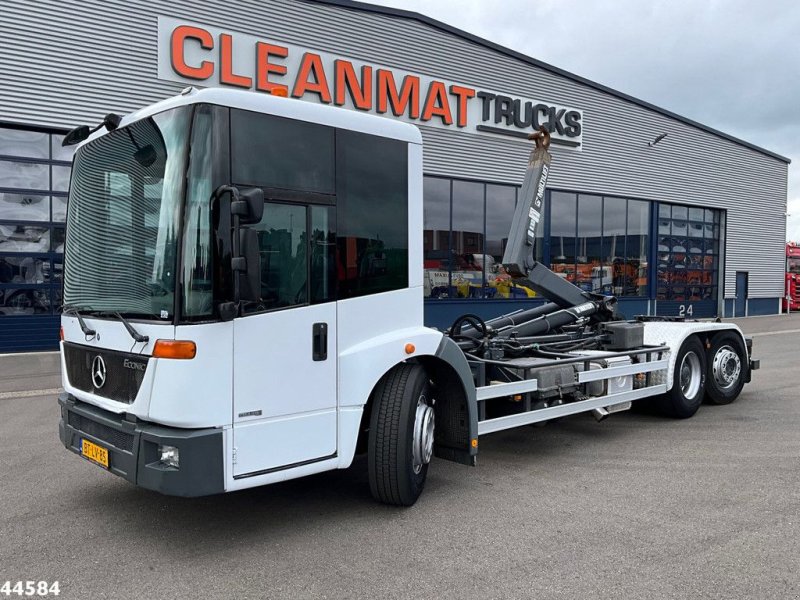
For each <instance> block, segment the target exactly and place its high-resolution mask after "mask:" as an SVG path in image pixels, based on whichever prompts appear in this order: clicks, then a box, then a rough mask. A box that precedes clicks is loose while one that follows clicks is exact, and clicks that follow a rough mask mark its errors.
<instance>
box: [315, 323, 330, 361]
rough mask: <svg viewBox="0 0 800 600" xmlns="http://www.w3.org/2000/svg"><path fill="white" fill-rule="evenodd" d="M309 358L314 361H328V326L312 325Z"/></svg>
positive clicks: (325, 324) (321, 324)
mask: <svg viewBox="0 0 800 600" xmlns="http://www.w3.org/2000/svg"><path fill="white" fill-rule="evenodd" d="M311 358H312V359H313V360H315V361H319V360H328V324H327V323H314V328H313V336H312V338H311Z"/></svg>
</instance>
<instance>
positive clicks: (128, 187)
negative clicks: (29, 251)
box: [64, 107, 191, 319]
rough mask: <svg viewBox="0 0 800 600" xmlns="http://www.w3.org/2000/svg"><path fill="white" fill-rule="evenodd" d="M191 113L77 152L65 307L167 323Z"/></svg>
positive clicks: (167, 116)
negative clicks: (116, 312) (116, 313)
mask: <svg viewBox="0 0 800 600" xmlns="http://www.w3.org/2000/svg"><path fill="white" fill-rule="evenodd" d="M190 118H191V109H190V108H188V107H182V108H177V109H174V110H170V111H166V112H163V113H160V114H157V115H153V116H152V117H148V118H146V119H143V120H141V121H138V122H136V123H133V124H131V125H130V126H128V127H125V128H122V129H118V130H116V131H113V132H111V133H109V134H107V135H104V136H103V137H101V138H98V139H97V140H95V141H92V142H90V143H88V144H86V145H85V146H83V147H82V148H81V149H80V150H79V151H78V153H77V155H76V157H75V163H74V166H73V170H72V184H71V187H70V195H69V204H68V212H67V242H66V248H65V255H64V304H65V305H68V306H74V307H76V308H78V309H80V310H85V311H88V312H95V311H98V312H102V311H119V312H120V313H122V314H123V315H127V316H138V317H144V318H156V319H172V317H173V315H174V311H175V277H176V271H177V256H178V231H179V228H178V225H179V222H180V214H181V210H180V209H181V198H182V195H183V185H184V179H185V175H186V161H187V145H188V144H187V142H188V131H189V122H190Z"/></svg>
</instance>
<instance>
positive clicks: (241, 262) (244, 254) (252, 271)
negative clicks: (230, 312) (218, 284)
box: [231, 229, 261, 302]
mask: <svg viewBox="0 0 800 600" xmlns="http://www.w3.org/2000/svg"><path fill="white" fill-rule="evenodd" d="M238 235H239V256H236V257H234V258H232V259H231V267H232V268H233V274H234V277H235V278H236V282H235V287H236V288H237V290H238V294H237V296H238V297H237V298H236V301H237V302H238V301H240V300H245V301H248V302H258V301H259V300H260V299H261V252H260V250H259V247H258V233H256V232H255V230H253V229H240V230H239V231H238Z"/></svg>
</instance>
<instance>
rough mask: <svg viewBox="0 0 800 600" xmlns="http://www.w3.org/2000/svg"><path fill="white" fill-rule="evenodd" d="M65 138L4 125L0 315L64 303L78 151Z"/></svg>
mask: <svg viewBox="0 0 800 600" xmlns="http://www.w3.org/2000/svg"><path fill="white" fill-rule="evenodd" d="M62 139H63V136H62V135H60V134H56V133H48V132H42V131H31V130H27V129H20V128H14V127H0V316H4V315H5V316H15V315H17V316H18V315H37V314H54V313H57V312H58V307H59V306H60V304H61V274H62V272H63V252H64V228H63V222H64V220H65V217H66V205H67V190H68V188H69V177H70V161H71V160H72V154H73V152H74V149H73V148H62V146H61V141H62ZM54 224H55V226H54Z"/></svg>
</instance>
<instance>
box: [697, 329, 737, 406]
mask: <svg viewBox="0 0 800 600" xmlns="http://www.w3.org/2000/svg"><path fill="white" fill-rule="evenodd" d="M746 361H747V351H746V350H745V349H744V344H742V340H741V338H740V337H739V336H738V335H736V334H735V333H732V332H730V331H726V332H724V333H721V334H719V335H718V336H717V337H716V338H715V339H714V341H713V342H712V344H711V348H710V349H709V351H708V359H707V362H708V372H707V373H708V374H707V376H706V382H707V383H706V397H707V398H708V400H709V402H711V403H712V404H730V403H731V402H733V401H734V400H736V398H737V397H738V396H739V394H740V393H741V391H742V388H743V387H744V379H745V375H746V371H745V369H746V365H747V362H746Z"/></svg>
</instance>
